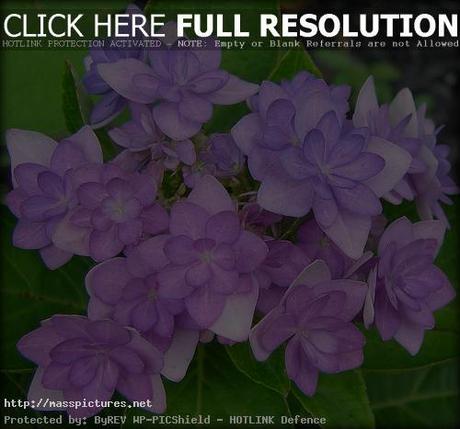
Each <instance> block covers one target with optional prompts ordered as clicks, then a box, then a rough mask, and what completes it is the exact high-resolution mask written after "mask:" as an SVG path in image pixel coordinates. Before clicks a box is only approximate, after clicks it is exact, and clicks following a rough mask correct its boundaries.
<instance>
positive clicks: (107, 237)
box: [89, 225, 124, 261]
mask: <svg viewBox="0 0 460 429" xmlns="http://www.w3.org/2000/svg"><path fill="white" fill-rule="evenodd" d="M123 247H124V244H123V242H122V241H121V240H120V239H119V237H118V232H117V228H116V226H115V225H112V226H111V227H110V228H109V229H108V230H106V231H97V230H94V231H92V232H91V235H90V238H89V252H90V255H91V257H92V258H93V259H94V260H95V261H103V260H105V259H108V258H111V257H113V256H116V255H118V253H120V252H121V251H122V250H123Z"/></svg>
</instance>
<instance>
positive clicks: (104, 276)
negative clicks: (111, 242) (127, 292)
mask: <svg viewBox="0 0 460 429" xmlns="http://www.w3.org/2000/svg"><path fill="white" fill-rule="evenodd" d="M131 278H132V277H131V274H130V273H129V272H128V267H127V263H126V258H114V259H110V260H108V261H104V262H102V263H101V264H98V265H96V266H95V267H94V268H92V269H91V270H90V271H89V272H88V274H87V275H86V278H85V284H86V289H87V291H88V293H89V295H90V296H92V295H96V296H97V297H98V298H99V299H101V300H102V301H103V302H105V303H107V304H112V305H114V304H116V303H117V302H118V301H119V300H120V299H121V297H122V292H123V288H124V287H125V286H126V284H127V283H128V282H129V281H130V280H131Z"/></svg>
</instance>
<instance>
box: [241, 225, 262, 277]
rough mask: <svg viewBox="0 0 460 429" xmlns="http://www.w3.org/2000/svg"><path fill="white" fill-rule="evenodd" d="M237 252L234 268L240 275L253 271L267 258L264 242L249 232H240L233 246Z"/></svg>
mask: <svg viewBox="0 0 460 429" xmlns="http://www.w3.org/2000/svg"><path fill="white" fill-rule="evenodd" d="M233 248H234V249H235V250H236V252H237V259H236V267H237V268H238V271H239V272H240V273H249V272H251V271H254V270H255V269H256V268H257V267H258V266H259V265H260V264H262V262H263V260H264V259H265V257H266V256H267V253H268V247H267V245H266V244H265V243H264V241H263V240H262V239H261V238H260V237H258V236H256V235H255V234H253V233H252V232H249V231H242V232H241V234H240V237H239V238H238V240H237V241H236V243H235V244H234V245H233Z"/></svg>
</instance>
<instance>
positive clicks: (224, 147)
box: [182, 134, 244, 188]
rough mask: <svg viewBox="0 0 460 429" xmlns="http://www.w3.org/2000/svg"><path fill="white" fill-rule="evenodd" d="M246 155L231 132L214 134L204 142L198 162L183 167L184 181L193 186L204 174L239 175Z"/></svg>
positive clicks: (225, 176) (223, 176) (218, 175)
mask: <svg viewBox="0 0 460 429" xmlns="http://www.w3.org/2000/svg"><path fill="white" fill-rule="evenodd" d="M243 165H244V156H243V154H242V153H241V151H240V149H239V148H238V146H237V145H236V144H235V142H234V140H233V138H232V136H231V134H212V135H211V136H209V138H208V139H207V140H206V141H205V142H204V143H202V147H201V149H200V150H199V152H198V156H197V159H196V162H195V163H194V164H193V165H191V166H185V167H184V168H183V169H182V172H183V176H184V183H185V184H186V185H187V186H188V187H189V188H193V187H194V186H195V184H196V183H197V182H198V181H199V180H200V179H201V178H202V177H204V176H206V175H208V174H210V175H212V176H215V177H222V178H228V177H233V176H236V175H238V173H239V172H240V171H241V169H242V167H243Z"/></svg>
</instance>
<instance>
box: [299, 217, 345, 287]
mask: <svg viewBox="0 0 460 429" xmlns="http://www.w3.org/2000/svg"><path fill="white" fill-rule="evenodd" d="M297 240H298V243H297V245H298V246H299V247H300V248H301V249H302V250H303V251H304V252H305V253H306V254H307V255H308V257H309V258H310V261H314V260H316V259H321V260H322V261H324V262H326V264H327V266H328V268H329V270H330V271H331V275H332V278H333V279H338V278H343V277H344V275H345V272H346V270H347V268H349V267H350V265H351V263H352V261H353V260H352V259H351V258H349V257H348V256H346V255H345V254H344V253H343V252H342V251H341V250H340V249H339V248H338V247H337V246H336V245H335V244H334V243H333V242H332V241H331V240H330V238H329V237H328V236H327V235H326V234H325V233H324V232H323V231H322V229H321V228H320V227H319V225H318V223H317V222H316V221H315V219H310V220H308V221H307V222H305V223H304V224H303V225H301V226H300V228H299V229H298V231H297Z"/></svg>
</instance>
